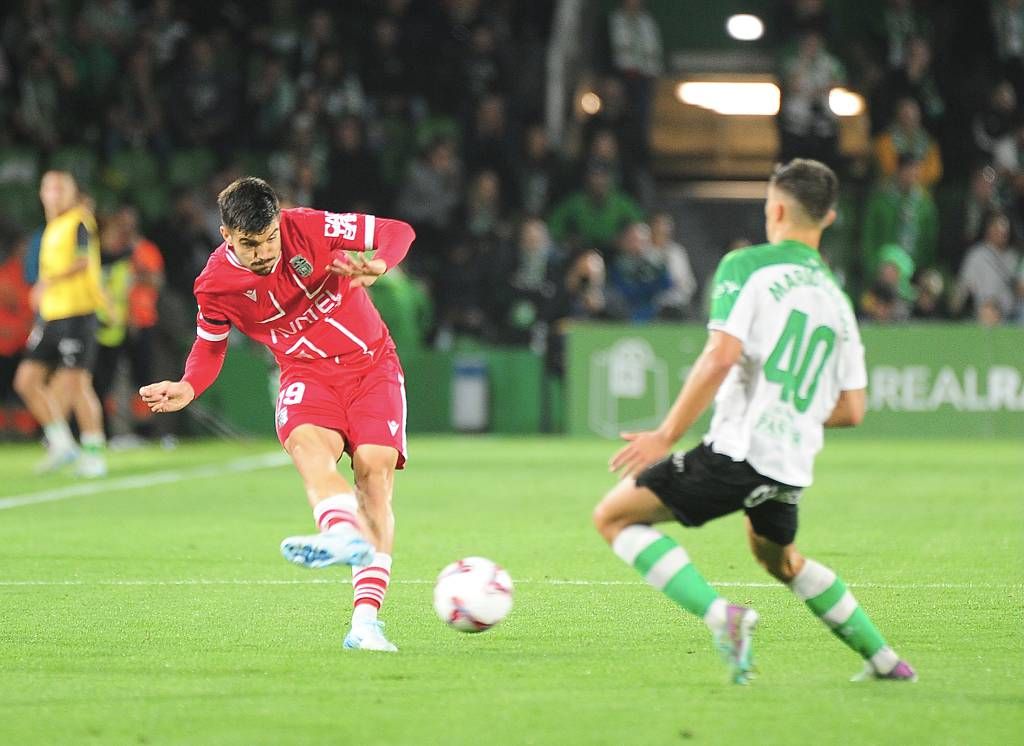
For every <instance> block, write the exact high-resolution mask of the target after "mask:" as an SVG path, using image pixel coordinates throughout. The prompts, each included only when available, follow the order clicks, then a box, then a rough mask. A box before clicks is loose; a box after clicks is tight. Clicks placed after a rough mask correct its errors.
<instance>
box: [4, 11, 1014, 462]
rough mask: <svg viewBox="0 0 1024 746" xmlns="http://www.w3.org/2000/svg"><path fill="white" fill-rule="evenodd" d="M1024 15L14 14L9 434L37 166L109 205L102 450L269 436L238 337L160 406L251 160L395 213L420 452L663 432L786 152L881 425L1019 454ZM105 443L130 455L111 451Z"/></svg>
mask: <svg viewBox="0 0 1024 746" xmlns="http://www.w3.org/2000/svg"><path fill="white" fill-rule="evenodd" d="M1022 103H1024V2H1022V1H1021V0H989V1H987V2H986V1H985V0H977V1H976V2H970V3H965V2H955V1H954V0H932V1H930V2H929V1H926V0H920V1H919V2H914V1H913V0H719V1H717V2H714V3H712V2H706V1H704V0H647V1H646V2H644V1H643V0H621V1H619V0H529V2H527V1H526V0H521V1H519V2H515V1H513V0H342V1H339V2H334V3H317V2H301V1H299V0H255V1H253V0H247V1H246V2H244V3H243V2H231V1H229V2H212V3H210V2H208V3H199V2H176V1H175V0H155V1H154V2H141V1H137V2H131V1H130V0H9V2H7V3H5V7H4V10H3V15H2V22H0V407H2V409H0V437H2V438H4V439H22V440H28V439H32V438H35V437H37V435H38V433H37V428H36V425H35V423H34V422H33V421H32V419H31V417H30V416H29V415H28V414H27V412H25V410H24V409H23V408H22V406H21V404H20V402H19V401H18V399H17V397H16V396H15V394H14V393H13V391H12V389H11V379H12V377H13V372H14V370H15V367H16V365H17V362H18V360H19V357H20V354H21V351H22V350H23V348H24V344H25V339H26V337H27V335H28V332H29V329H30V327H31V324H32V321H33V314H32V311H31V310H30V305H29V293H30V287H31V284H32V282H33V281H34V278H35V273H36V271H37V264H38V262H37V260H36V258H35V257H36V255H37V251H38V241H39V235H40V231H41V229H42V226H43V215H42V210H41V207H40V204H39V198H38V193H39V181H40V177H41V175H42V173H43V172H44V171H45V170H46V169H49V168H57V169H66V170H69V171H71V172H72V173H73V174H74V175H75V176H76V178H77V179H78V181H79V183H80V185H81V187H82V189H83V190H84V191H85V192H86V193H87V194H88V196H89V199H90V200H91V201H92V203H93V204H94V208H95V212H96V215H97V218H98V220H99V225H100V236H101V244H102V251H103V257H104V276H105V277H106V278H107V282H108V283H109V287H108V293H110V294H111V295H112V297H114V298H115V299H116V300H117V302H118V303H120V304H122V306H123V308H124V309H125V313H124V319H123V322H122V323H121V324H120V325H119V326H120V327H121V328H119V329H117V328H115V329H113V330H111V329H107V330H106V334H105V336H104V337H102V338H101V344H102V345H103V348H104V350H103V354H101V356H100V363H99V366H101V367H100V369H98V370H97V371H96V372H95V380H96V386H97V389H98V390H99V391H100V394H101V396H102V397H103V400H104V407H105V411H106V415H107V430H108V435H109V436H111V438H112V444H115V445H116V444H117V443H122V444H131V443H135V442H139V441H140V440H145V439H151V438H164V439H170V438H174V437H180V436H184V435H199V434H209V433H211V432H212V433H216V434H219V435H222V436H226V437H242V436H247V435H270V434H272V432H273V398H274V395H275V393H276V380H275V374H276V370H275V368H274V365H273V362H272V359H271V358H270V356H269V354H267V353H266V352H265V351H264V350H263V349H262V348H260V347H258V346H254V345H251V344H250V343H249V342H248V341H247V340H245V339H244V338H238V339H234V338H233V339H232V348H231V351H230V352H229V355H228V360H227V364H226V366H225V369H224V372H223V373H222V375H221V379H220V380H219V382H218V383H217V384H216V385H215V387H214V388H212V389H211V390H210V391H209V392H208V393H207V394H206V395H204V397H203V398H202V399H201V400H199V401H198V402H196V405H194V406H192V407H189V408H188V409H187V410H186V411H185V412H183V413H179V414H178V415H175V416H167V417H162V418H160V419H159V420H158V421H155V420H151V419H150V418H149V417H148V416H147V413H146V410H145V407H143V406H141V402H140V401H139V400H138V399H137V397H136V396H134V394H133V392H134V391H135V389H136V388H137V387H138V386H139V385H140V384H143V383H148V382H150V381H151V380H158V379H160V378H171V379H176V378H178V377H179V375H180V373H181V366H182V361H183V359H184V355H185V353H186V352H187V349H188V347H189V345H190V344H191V342H192V340H193V339H194V330H195V323H194V318H195V306H194V301H193V298H192V282H193V280H194V278H195V277H196V275H197V274H198V273H199V271H200V270H201V269H202V267H203V266H204V264H205V262H206V259H207V257H208V255H209V253H210V252H211V250H212V249H213V248H215V247H216V246H217V245H218V244H219V243H220V237H219V234H218V226H219V215H218V213H217V208H216V195H217V193H218V192H219V191H220V190H221V189H222V188H223V187H224V186H226V185H227V184H228V183H229V182H230V181H231V180H233V179H235V178H236V177H238V176H240V175H243V174H254V175H259V176H263V177H265V178H267V179H268V180H269V181H270V182H271V183H272V184H273V186H274V187H275V188H276V189H277V190H278V192H279V193H280V195H281V196H282V199H283V200H284V202H285V203H286V204H287V205H305V206H312V207H317V208H320V209H327V210H331V211H341V212H350V211H358V212H370V213H376V214H380V215H383V216H388V217H397V218H401V219H404V220H407V221H408V222H410V223H411V224H412V225H413V226H414V227H415V229H416V231H417V234H418V239H417V241H416V243H415V244H414V246H413V249H412V251H411V252H410V254H409V257H408V259H407V260H406V261H405V263H404V264H403V265H402V266H401V268H400V270H396V271H392V272H390V273H389V274H388V275H387V276H386V277H385V278H384V279H383V280H382V281H381V282H378V283H377V284H376V285H375V286H374V287H373V288H372V291H373V296H374V301H375V302H376V304H377V305H378V307H379V308H380V310H381V312H382V315H383V316H384V317H385V320H386V321H387V323H388V324H389V326H390V328H391V330H392V333H393V335H394V337H395V338H396V341H397V344H398V348H399V352H400V354H401V356H402V358H403V361H404V364H405V368H406V371H407V372H408V374H409V376H408V379H409V380H408V386H409V398H410V413H409V426H410V430H411V431H413V432H445V431H464V432H496V433H538V432H566V433H571V434H588V433H590V434H599V435H604V436H614V435H615V434H616V433H617V432H618V431H619V429H620V428H624V427H630V428H633V427H645V426H648V425H651V424H654V423H655V422H656V421H657V419H658V418H659V417H660V416H661V414H662V413H663V412H664V411H665V409H667V407H668V404H669V402H670V401H671V398H672V397H674V395H675V392H676V391H677V389H678V386H679V384H680V383H681V381H682V377H683V376H684V375H685V373H686V370H687V366H688V365H689V364H690V362H691V361H692V360H693V359H694V358H695V357H696V354H697V352H698V351H699V349H700V347H701V345H702V343H703V338H704V334H705V333H704V331H703V327H702V321H703V320H704V318H705V309H706V306H707V303H706V298H705V289H706V288H707V286H708V281H709V278H710V274H711V273H712V272H713V270H714V267H715V265H716V263H717V262H718V261H719V259H720V258H721V257H722V256H723V255H724V254H725V253H726V252H727V251H729V250H732V249H735V248H739V247H743V246H745V245H749V244H751V243H760V242H762V241H764V240H765V238H764V234H763V214H762V204H763V197H764V191H765V184H766V180H767V178H768V176H769V175H770V173H771V170H772V167H773V165H774V164H775V163H776V162H778V161H783V160H787V159H789V158H792V157H796V156H804V157H813V158H817V159H820V160H822V161H824V162H826V163H828V164H830V165H831V166H832V167H833V168H835V169H836V171H837V172H838V173H839V175H840V179H841V182H842V195H841V199H840V204H839V219H838V221H837V222H836V224H835V226H834V227H833V228H831V229H830V230H829V231H828V232H827V233H826V236H825V242H824V245H823V247H822V251H823V254H824V256H825V258H826V260H827V262H828V263H829V264H830V266H831V267H832V269H833V271H834V273H835V274H836V276H837V278H838V279H839V280H840V282H841V284H842V285H843V286H844V288H845V289H846V292H847V293H848V294H849V296H850V298H851V300H852V301H853V303H854V305H855V306H856V308H857V310H858V314H859V316H860V318H861V319H862V320H863V323H864V325H865V332H864V336H865V339H866V342H867V346H868V351H869V363H870V376H871V378H870V381H871V394H870V397H871V398H870V405H871V408H872V410H873V411H874V415H873V417H872V419H870V420H869V423H870V424H869V428H868V429H869V430H871V431H872V432H874V433H875V434H879V433H881V434H899V433H903V432H906V433H915V434H918V435H920V434H922V433H926V432H929V431H932V432H936V433H944V434H948V433H949V432H950V431H955V432H957V433H958V434H960V435H972V434H976V435H1006V434H1015V435H1022V434H1024V417H1021V413H1022V412H1024V381H1022V378H1024V373H1022V371H1024V326H1022V324H1024V267H1022V264H1021V257H1020V253H1019V251H1020V243H1019V242H1020V239H1021V237H1022V236H1024V117H1022V113H1024V106H1022ZM118 439H120V440H118Z"/></svg>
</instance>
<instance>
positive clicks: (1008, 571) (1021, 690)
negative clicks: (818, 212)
mask: <svg viewBox="0 0 1024 746" xmlns="http://www.w3.org/2000/svg"><path fill="white" fill-rule="evenodd" d="M411 447H412V461H411V463H410V465H409V469H408V470H407V471H406V472H405V473H402V474H401V475H400V476H399V480H398V490H397V495H396V512H397V515H398V542H397V547H396V551H395V567H394V575H393V577H394V579H395V583H394V585H393V586H392V588H391V591H390V592H389V595H388V600H387V602H386V607H385V614H384V618H385V619H386V620H387V623H388V634H389V636H390V637H391V638H392V639H393V640H394V641H395V642H396V643H397V644H398V646H399V647H400V648H401V652H400V653H399V654H397V655H390V656H389V655H384V654H368V653H346V652H344V651H343V650H342V649H341V639H342V636H343V635H344V633H345V630H346V627H347V617H348V613H349V604H350V598H351V588H350V587H349V585H348V582H347V581H348V572H347V570H340V569H336V568H332V569H328V570H322V571H307V570H302V569H299V568H295V567H292V566H290V565H288V564H287V563H285V562H284V561H283V560H282V559H281V557H280V556H279V554H278V551H277V546H278V543H279V542H280V540H281V538H282V537H284V536H285V535H288V534H291V533H299V532H305V531H307V530H309V529H310V528H311V519H310V516H309V510H308V508H306V506H305V500H304V498H303V495H302V490H301V486H300V483H299V480H298V477H297V475H296V474H295V473H294V471H293V470H292V469H291V468H289V467H288V466H277V467H270V466H267V463H266V462H261V461H259V460H258V459H257V460H253V457H254V456H256V457H259V456H260V454H264V453H273V452H274V451H275V450H276V444H275V443H271V442H256V443H249V444H244V445H237V444H222V443H203V444H195V445H187V446H184V447H182V448H180V449H178V450H177V451H171V452H168V451H160V450H155V449H154V450H145V451H138V452H133V453H126V454H113V455H112V456H111V466H112V469H111V476H110V477H109V478H108V479H107V480H104V481H102V482H95V483H92V482H90V483H85V484H84V485H83V484H82V483H79V482H75V481H74V480H72V479H71V478H68V477H52V478H48V479H37V478H34V477H32V476H31V465H32V463H33V462H34V460H35V459H36V458H38V457H39V456H40V455H41V454H40V453H39V451H38V449H36V448H30V447H12V446H3V447H0V474H2V475H3V483H2V484H0V568H2V569H0V743H3V744H36V743H47V744H49V743H68V744H91V743H109V744H163V743H182V744H282V743H286V744H300V743H301V744H341V743H351V744H480V743H486V744H488V746H498V745H499V744H634V743H636V744H639V743H647V744H679V743H705V744H728V743H745V744H751V743H756V744H764V743H779V744H802V743H815V744H828V743H837V744H839V743H843V744H847V743H858V744H883V743H892V744H896V743H901V744H902V743H914V744H918V743H921V744H943V743H948V744H1003V743H1011V742H1016V741H1017V739H1019V738H1020V734H1021V732H1022V727H1024V642H1022V634H1021V622H1022V608H1024V457H1022V454H1021V448H1020V444H1019V443H1012V442H985V441H973V442H954V441H942V442H934V441H929V442H927V443H915V442H909V441H866V440H852V439H845V438H843V437H842V434H840V436H839V437H832V438H831V439H830V444H829V446H828V447H827V448H826V449H825V451H824V453H823V455H822V457H821V459H820V461H819V466H818V474H817V476H818V484H817V485H816V486H815V487H813V488H812V489H810V490H809V491H808V492H807V493H806V494H805V497H804V503H803V505H802V508H801V523H802V525H801V529H800V533H799V536H798V543H799V545H800V546H801V548H802V549H803V550H804V551H805V552H806V553H807V554H808V555H810V556H813V557H815V558H817V559H819V560H820V561H822V562H825V563H827V564H829V565H831V566H833V567H834V568H835V569H836V570H837V571H838V572H839V574H840V575H841V576H842V577H843V578H844V579H845V580H846V581H847V582H848V583H849V584H850V585H851V586H852V588H853V591H854V593H855V594H856V595H857V596H858V598H859V600H860V601H861V603H862V604H863V606H864V607H865V609H866V610H867V611H868V613H869V614H870V615H871V616H872V617H873V618H874V619H875V621H876V623H877V624H878V625H879V627H880V628H881V629H882V631H883V633H885V634H886V635H887V637H888V638H889V640H890V642H891V643H892V644H893V645H894V646H895V647H896V649H897V650H898V651H900V652H901V653H902V654H904V655H905V656H906V657H907V658H908V659H909V660H910V661H911V662H912V663H913V664H914V665H915V666H916V667H917V669H918V672H919V674H920V677H921V680H920V682H919V683H918V684H916V685H903V684H892V683H887V682H885V683H883V682H875V683H869V684H859V685H858V684H851V683H849V682H848V681H847V679H848V677H849V676H850V675H851V674H853V673H854V672H856V671H857V670H859V668H860V662H859V660H858V658H857V657H856V656H855V655H854V654H853V653H851V652H849V651H848V650H847V649H846V648H844V647H843V646H842V645H841V644H840V643H839V642H838V641H837V640H835V639H833V638H832V637H831V635H829V633H828V632H827V631H826V630H825V629H824V628H823V627H822V626H821V625H820V623H819V622H818V621H817V620H816V619H815V618H813V617H812V616H811V614H810V613H809V612H807V611H806V610H805V609H804V608H803V607H802V605H801V604H800V603H798V602H797V601H796V599H795V598H794V597H793V596H792V595H791V594H790V593H789V592H788V591H786V590H784V589H782V588H780V587H777V586H775V585H773V584H772V583H771V582H770V581H769V579H768V578H767V577H766V576H765V575H763V574H762V573H761V572H760V570H759V569H758V568H757V567H756V566H755V565H754V563H753V561H752V560H751V558H750V557H749V555H748V553H747V549H746V547H745V542H744V536H743V527H742V521H741V519H740V518H739V517H736V516H733V517H731V518H727V519H723V520H721V521H718V522H716V523H714V524H711V525H709V526H707V527H705V528H704V529H701V530H699V531H686V530H684V529H682V528H680V527H671V528H669V531H670V533H671V534H672V535H673V536H675V537H677V538H681V540H682V541H683V543H684V545H685V546H686V548H687V550H688V551H689V552H690V554H691V556H692V557H693V558H694V561H695V562H696V563H697V566H698V567H699V568H700V569H701V571H702V572H703V574H704V575H705V577H707V578H708V579H709V580H712V581H719V582H720V584H721V590H722V591H723V592H724V593H725V594H726V595H727V596H729V597H731V598H733V599H735V600H737V601H740V602H744V603H752V604H753V605H754V606H756V607H757V608H758V610H759V611H760V612H761V618H762V621H761V625H760V628H759V631H758V635H757V637H756V643H755V654H756V660H757V663H758V667H759V668H760V672H761V673H760V676H759V677H758V678H757V679H756V680H755V681H754V683H753V684H752V685H751V686H749V687H735V686H731V685H729V684H727V683H725V669H724V667H723V666H722V665H721V664H720V663H719V661H718V660H717V658H716V657H715V655H714V654H713V653H712V650H711V645H710V637H709V635H708V633H707V632H706V631H705V629H704V628H703V626H702V625H701V624H700V623H699V622H698V621H697V620H695V619H693V618H690V617H688V616H687V615H685V614H684V613H683V612H681V611H680V610H678V609H677V608H676V607H674V606H673V605H672V604H671V603H670V602H669V601H667V600H666V599H665V598H663V597H662V596H661V595H660V594H658V593H656V592H655V591H653V590H651V589H649V588H648V587H646V586H645V585H643V584H642V583H641V581H640V580H639V578H638V577H637V576H636V575H635V574H634V573H633V571H632V570H631V569H630V568H628V567H625V566H624V565H623V564H622V563H621V562H620V561H619V560H618V559H616V558H615V557H614V556H613V555H612V554H611V552H609V551H608V549H607V548H606V547H605V546H604V545H603V544H602V542H601V541H600V540H599V538H598V537H597V535H596V534H595V533H594V532H593V530H592V529H591V527H590V522H589V513H590V509H591V507H592V505H593V503H594V502H595V500H596V499H597V498H598V497H599V496H600V495H601V494H602V493H603V491H604V490H606V489H607V488H608V487H609V486H610V485H611V479H610V477H609V476H608V474H607V473H606V472H605V470H604V464H605V463H606V460H607V458H608V456H609V455H610V453H611V450H612V448H613V445H612V444H610V443H601V442H591V441H572V440H560V439H494V438H485V437H478V438H465V439H454V438H414V439H413V441H412V443H411ZM239 459H248V460H246V461H241V462H239ZM272 462H273V457H272V458H271V463H272ZM229 465H233V467H234V468H235V469H236V470H235V471H232V472H227V473H226V472H225V467H226V466H229ZM253 466H261V467H263V468H259V469H256V470H251V467H253ZM154 473H155V476H154ZM12 497H13V498H15V499H14V500H12V499H11V498H12ZM43 500H45V501H43ZM470 554H481V555H484V556H487V557H490V558H492V559H494V560H496V561H498V562H500V563H502V564H503V565H505V566H506V567H507V568H508V569H509V571H510V572H511V574H512V577H513V578H514V579H515V580H516V581H517V586H516V606H515V608H514V609H513V611H512V614H511V616H510V617H509V619H508V620H507V621H506V622H505V623H504V624H502V625H500V626H499V627H497V628H495V629H494V630H492V631H490V632H487V633H485V634H482V635H463V634H460V633H457V632H455V631H452V630H450V629H447V628H446V627H445V626H444V625H442V624H441V622H439V621H438V620H437V619H436V618H435V617H434V613H433V610H432V608H431V588H432V584H433V578H434V576H435V575H436V573H437V572H438V571H439V570H440V569H441V567H443V566H444V565H445V564H447V563H448V562H450V561H452V560H454V559H457V558H459V557H461V556H465V555H470Z"/></svg>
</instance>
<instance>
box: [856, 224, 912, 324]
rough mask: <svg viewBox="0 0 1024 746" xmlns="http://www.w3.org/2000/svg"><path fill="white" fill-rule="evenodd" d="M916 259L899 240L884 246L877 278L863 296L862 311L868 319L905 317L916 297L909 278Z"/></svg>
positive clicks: (880, 255) (897, 318)
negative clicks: (904, 248) (897, 242)
mask: <svg viewBox="0 0 1024 746" xmlns="http://www.w3.org/2000/svg"><path fill="white" fill-rule="evenodd" d="M913 275H914V260H913V259H912V258H911V257H910V254H908V253H907V252H906V251H904V250H903V249H902V248H901V247H900V246H899V245H898V244H894V243H890V244H886V245H884V246H882V248H881V249H880V251H879V255H878V269H877V270H876V272H875V279H874V281H873V282H872V283H871V285H870V286H869V287H868V289H867V290H866V291H865V292H864V295H863V296H862V297H861V303H860V307H861V313H862V315H863V317H864V318H865V319H869V320H871V321H878V322H882V323H887V322H900V321H906V320H907V319H909V318H910V311H911V305H912V304H913V302H914V300H915V293H914V289H913V287H912V286H911V284H910V278H911V277H913Z"/></svg>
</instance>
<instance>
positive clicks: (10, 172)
mask: <svg viewBox="0 0 1024 746" xmlns="http://www.w3.org/2000/svg"><path fill="white" fill-rule="evenodd" d="M40 175H41V174H40V173H39V155H38V154H37V153H36V152H35V151H34V150H30V149H28V148H3V149H0V184H21V185H26V184H28V185H31V186H33V187H38V186H39V177H40Z"/></svg>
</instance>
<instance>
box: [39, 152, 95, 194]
mask: <svg viewBox="0 0 1024 746" xmlns="http://www.w3.org/2000/svg"><path fill="white" fill-rule="evenodd" d="M98 166H99V159H98V158H97V157H96V153H95V152H93V150H92V149H90V148H86V147H82V146H78V145H72V146H68V147H66V148H61V149H60V150H58V151H57V152H56V153H54V154H53V157H52V158H51V159H50V168H56V169H59V170H61V171H70V172H71V173H72V174H73V175H74V177H75V179H77V180H78V183H79V184H80V185H82V186H84V187H85V188H87V189H88V188H90V187H92V186H94V185H95V183H96V175H97V170H98Z"/></svg>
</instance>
